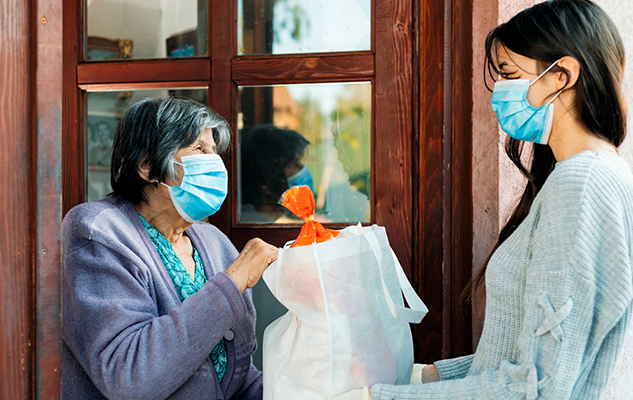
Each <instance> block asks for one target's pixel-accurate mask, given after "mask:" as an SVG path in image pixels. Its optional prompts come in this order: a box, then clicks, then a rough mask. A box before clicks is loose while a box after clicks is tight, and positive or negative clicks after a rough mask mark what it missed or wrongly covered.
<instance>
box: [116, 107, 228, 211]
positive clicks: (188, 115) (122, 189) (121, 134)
mask: <svg viewBox="0 0 633 400" xmlns="http://www.w3.org/2000/svg"><path fill="white" fill-rule="evenodd" d="M207 129H211V130H212V131H213V140H214V141H215V143H216V146H217V149H218V153H221V152H223V151H225V150H226V149H227V148H228V147H229V146H230V143H231V131H230V129H229V124H228V122H227V121H226V120H225V119H224V118H222V117H221V116H219V115H218V114H216V113H214V112H213V111H211V110H210V109H209V107H207V106H206V105H204V104H201V103H198V102H196V101H193V100H190V99H184V98H177V97H169V98H166V99H152V98H149V99H144V100H141V101H139V102H138V103H135V104H133V105H131V106H129V107H128V108H127V109H126V110H125V112H124V113H123V117H122V119H121V121H120V122H119V125H118V126H117V128H116V131H115V135H114V145H113V151H112V163H111V177H110V183H111V185H112V189H113V190H114V193H116V194H118V195H119V196H121V197H122V198H125V199H127V200H130V201H132V202H133V203H134V204H138V203H139V202H141V201H146V199H145V197H144V195H143V189H144V187H145V186H147V185H148V184H151V183H149V182H147V181H145V180H144V179H142V178H141V177H140V176H139V174H138V172H137V168H138V166H139V164H140V163H141V162H144V163H147V166H148V168H149V179H150V180H152V179H158V180H159V181H161V182H163V181H165V180H166V179H167V178H174V177H175V176H176V168H175V164H174V162H173V161H174V157H175V154H176V152H177V151H178V150H179V149H181V148H183V147H187V146H189V145H191V144H192V143H194V142H195V141H196V140H198V138H199V137H200V135H201V134H202V133H203V132H204V131H206V130H207Z"/></svg>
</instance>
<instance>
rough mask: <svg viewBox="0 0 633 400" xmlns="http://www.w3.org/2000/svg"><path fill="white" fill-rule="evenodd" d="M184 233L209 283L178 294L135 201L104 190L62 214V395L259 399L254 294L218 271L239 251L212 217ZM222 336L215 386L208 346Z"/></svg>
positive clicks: (137, 399)
mask: <svg viewBox="0 0 633 400" xmlns="http://www.w3.org/2000/svg"><path fill="white" fill-rule="evenodd" d="M186 234H187V235H188V236H189V238H190V239H191V241H192V242H193V245H194V246H195V247H196V249H197V250H198V252H199V254H200V258H201V259H202V264H203V266H204V271H205V273H206V275H207V278H208V279H209V281H208V282H207V283H206V284H205V285H204V286H203V287H202V288H201V289H200V290H199V291H198V292H197V293H195V294H193V295H191V296H189V297H188V298H187V299H186V300H185V301H184V302H181V301H180V299H179V297H178V294H177V293H176V290H175V288H174V285H173V283H172V281H171V278H170V277H169V275H168V274H167V271H166V270H165V268H164V266H163V263H162V261H161V259H160V257H159V255H158V252H157V251H156V248H155V247H154V245H153V244H152V242H151V240H150V238H149V236H148V235H147V232H146V231H145V228H144V227H143V225H142V224H141V221H140V219H139V218H138V216H137V215H136V211H135V209H134V206H133V205H132V204H131V203H129V202H127V201H121V200H119V199H118V198H116V197H114V198H108V199H106V200H102V201H98V202H92V203H84V204H81V205H79V206H77V207H75V208H73V209H72V210H71V211H70V212H69V213H68V215H66V217H65V218H64V222H63V226H62V237H63V272H62V301H63V307H62V335H63V354H62V357H63V361H62V398H63V399H71V400H74V399H81V400H92V399H105V398H109V399H131V400H132V399H133V400H142V399H151V400H158V399H166V398H169V399H261V397H262V374H261V372H260V371H258V370H257V369H256V368H255V367H254V366H253V364H252V358H251V355H252V354H253V352H254V351H255V347H256V345H257V343H256V340H255V308H254V306H253V302H252V300H251V294H250V291H246V292H245V293H244V295H241V294H240V292H239V290H238V289H237V287H236V286H235V284H234V283H233V281H232V280H231V279H230V278H229V277H228V276H227V275H226V274H224V273H223V272H222V271H224V270H225V269H226V268H227V267H228V266H229V265H230V264H231V263H232V262H233V261H234V260H235V258H236V257H237V254H238V253H237V251H236V249H235V247H234V246H233V245H232V244H231V242H230V241H229V240H228V238H227V237H226V236H225V235H224V234H222V233H221V232H220V231H219V230H218V229H217V228H215V227H214V226H212V225H210V224H207V223H196V224H194V225H193V226H192V227H191V228H189V229H188V230H187V231H186ZM222 337H225V339H226V345H227V354H228V366H227V371H226V375H225V376H224V379H223V380H222V383H221V384H220V383H219V382H218V379H217V375H216V373H215V370H214V369H213V365H212V363H211V360H210V358H209V353H210V352H211V350H212V349H213V347H214V346H215V345H216V344H217V343H218V341H219V340H220V338H222Z"/></svg>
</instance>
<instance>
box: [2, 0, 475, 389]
mask: <svg viewBox="0 0 633 400" xmlns="http://www.w3.org/2000/svg"><path fill="white" fill-rule="evenodd" d="M32 1H33V2H34V7H33V9H32V10H33V11H32V12H33V13H34V15H32V19H34V20H36V21H37V23H38V24H41V26H40V25H38V27H37V28H34V29H35V33H34V42H35V43H34V44H33V45H34V46H36V47H37V49H38V51H37V52H35V55H34V56H33V57H34V59H33V64H32V65H33V72H34V76H35V78H33V79H34V81H33V82H32V83H31V88H32V89H31V91H30V93H31V96H32V99H33V103H32V104H33V105H34V106H35V107H36V111H35V113H34V114H33V129H32V130H31V132H32V133H31V134H32V138H33V142H34V143H35V145H36V147H35V150H34V152H35V153H34V155H33V157H34V160H33V165H34V167H33V175H32V181H31V182H30V184H29V186H31V191H30V195H29V198H31V199H32V203H31V204H33V206H32V210H33V215H32V217H31V218H32V222H29V223H28V225H29V226H33V230H34V231H35V232H36V234H35V236H34V241H33V242H32V244H30V245H29V248H31V249H32V251H33V258H32V264H31V265H32V271H33V281H32V282H33V287H34V289H33V291H32V292H29V293H32V294H29V293H22V294H20V297H21V301H24V302H25V303H27V304H33V309H34V311H35V318H34V320H32V321H21V322H19V323H20V324H21V326H23V327H24V326H25V327H27V329H26V332H31V333H30V335H31V338H32V343H33V344H34V346H33V347H32V350H30V351H27V353H28V354H30V357H32V358H29V357H27V358H29V359H32V360H33V361H32V362H33V364H32V365H33V366H32V369H33V372H32V373H31V374H21V375H19V377H18V379H20V380H22V379H28V380H29V381H30V382H31V383H26V385H27V386H30V387H32V388H33V389H32V392H31V391H30V390H29V392H30V393H33V394H34V397H35V398H41V399H44V398H46V399H49V398H51V399H55V398H59V397H60V393H59V389H60V376H61V329H60V320H59V317H60V301H61V290H60V286H59V282H60V278H61V260H60V240H61V227H60V221H61V209H62V207H61V204H60V203H59V201H60V198H61V194H62V187H61V183H60V180H61V176H60V175H59V174H58V172H59V170H60V168H59V162H60V160H62V158H60V157H59V153H58V152H59V151H60V147H61V153H62V154H63V161H64V162H63V163H62V168H64V169H67V168H69V167H70V165H71V164H72V162H74V161H76V159H75V158H74V157H83V155H82V151H81V149H82V148H83V147H82V144H81V143H77V142H71V141H69V140H68V135H62V134H61V131H63V132H68V131H73V130H74V131H76V130H77V129H79V127H80V126H81V125H80V124H81V120H80V118H76V117H77V116H80V113H79V112H78V107H79V104H78V103H79V100H80V97H79V96H78V88H77V86H76V82H77V80H76V79H77V68H76V67H75V66H76V65H77V62H76V61H77V56H76V54H78V52H77V49H76V46H77V41H76V37H77V36H76V35H79V34H80V32H77V30H75V29H70V31H69V30H68V27H67V25H68V24H64V28H63V35H62V37H60V36H59V32H62V26H61V20H62V8H61V7H60V5H63V17H64V20H66V19H67V18H68V17H69V16H70V17H71V19H72V18H78V13H80V10H81V9H80V7H77V2H76V1H74V0H32ZM73 15H74V17H73ZM413 15H414V16H416V17H414V19H413V20H412V26H413V27H415V28H417V30H415V32H416V34H415V35H414V38H415V41H414V45H415V46H416V48H417V50H416V51H414V60H413V62H414V63H417V64H416V66H415V67H414V68H413V70H412V74H413V76H414V81H415V80H416V79H417V80H418V81H419V85H413V87H412V88H411V92H410V104H411V105H412V106H413V107H414V109H415V110H416V111H415V112H414V113H413V115H414V118H413V120H412V121H411V122H410V124H411V127H412V129H411V131H412V132H415V133H416V137H415V139H416V141H415V143H416V146H417V147H416V149H415V150H413V149H412V151H413V153H414V154H415V153H416V152H417V156H416V157H414V158H412V160H413V164H412V167H411V168H412V170H413V171H412V172H413V173H417V176H418V177H419V179H416V180H414V181H413V182H412V183H411V186H412V198H413V220H412V221H411V222H410V223H411V225H412V227H413V228H412V229H413V235H412V238H411V241H410V243H411V247H412V249H413V250H412V251H411V254H412V257H413V262H412V263H409V270H408V271H407V272H408V273H409V274H410V275H409V276H410V277H411V279H412V281H413V282H414V284H415V285H416V286H417V287H418V288H419V289H420V295H421V296H422V297H423V298H424V300H425V302H426V303H427V305H428V306H429V309H430V312H429V316H428V317H427V318H426V319H425V321H424V323H423V324H422V325H421V326H420V327H416V328H415V332H416V337H417V339H416V343H415V346H416V350H417V351H418V354H423V355H424V356H425V359H424V360H418V361H426V362H429V361H431V360H435V359H438V358H442V357H444V358H445V357H452V356H457V355H461V354H464V353H467V352H469V351H470V347H471V345H470V343H471V335H470V322H469V321H466V322H464V321H460V322H461V327H462V328H465V329H457V326H456V324H457V323H458V320H457V319H456V318H455V317H454V316H455V315H456V312H455V310H456V309H455V307H456V304H457V301H456V300H457V296H458V295H459V292H460V291H461V288H462V287H463V285H464V282H465V281H466V280H467V279H468V278H469V277H470V271H471V265H470V260H471V257H472V205H471V204H472V200H471V198H472V193H471V179H470V177H471V175H470V163H471V137H470V135H471V130H472V129H471V126H470V124H471V110H472V93H471V91H472V85H471V79H472V70H471V69H472V50H471V45H472V25H471V24H472V23H471V16H472V0H444V1H441V0H438V1H433V0H419V1H417V2H414V3H413ZM35 17H37V18H35ZM41 18H46V21H47V22H44V21H45V20H42V19H41ZM394 27H395V29H396V31H398V30H399V29H402V27H404V25H403V26H402V27H401V26H399V25H398V24H396V25H395V26H394ZM417 32H419V33H417ZM445 39H446V40H445ZM62 40H63V43H64V46H63V62H62V59H61V58H62V57H60V54H61V53H60V47H59V46H60V45H61V43H62ZM449 40H450V43H448V41H449ZM395 45H397V43H396V44H395ZM69 60H70V61H69ZM71 63H73V64H71ZM449 64H450V66H449ZM223 67H226V66H223ZM61 75H63V88H62V86H60V85H59V81H58V79H59V76H61ZM69 82H72V83H71V84H69ZM59 98H63V101H57V100H56V99H59ZM61 104H63V107H62V106H61ZM60 116H61V118H60ZM60 119H61V122H60ZM405 123H408V122H405ZM59 124H61V125H59ZM62 136H63V137H62ZM51 149H53V150H51ZM55 149H57V150H55ZM40 157H41V158H40ZM35 160H39V161H35ZM55 171H58V172H57V173H56V172H55ZM412 176H413V175H412ZM66 194H67V193H65V195H66ZM63 200H64V204H65V205H67V204H69V203H68V202H69V201H72V200H73V199H72V195H71V196H70V197H64V199H63ZM64 208H66V207H64ZM385 218H390V217H389V216H385ZM22 223H26V222H24V221H22ZM31 223H32V225H31ZM411 266H415V268H413V267H411ZM3 268H4V266H3ZM16 279H17V278H16ZM438 282H441V283H442V287H443V290H442V292H441V293H440V292H439V291H437V283H438ZM16 283H17V281H16ZM18 300H20V299H18ZM17 303H20V301H17V302H16V303H15V304H17ZM12 304H14V303H12ZM22 314H23V313H20V314H19V315H22ZM16 318H18V317H17V316H16ZM438 349H443V350H442V351H439V350H438ZM12 360H13V359H12ZM13 362H15V363H17V362H18V360H17V359H15V360H13ZM28 364H30V362H27V365H28ZM8 384H9V383H5V385H8ZM11 384H13V383H11ZM23 384H25V382H21V383H19V384H17V385H16V387H19V386H20V385H23ZM31 385H32V386H31ZM5 389H6V388H3V390H5ZM11 390H12V389H11V388H9V389H6V390H5V391H4V392H7V393H9V395H11V394H15V393H18V394H19V393H23V392H21V391H20V390H21V389H19V388H18V389H15V390H17V392H10V391H11ZM4 392H3V393H4ZM16 396H17V395H16Z"/></svg>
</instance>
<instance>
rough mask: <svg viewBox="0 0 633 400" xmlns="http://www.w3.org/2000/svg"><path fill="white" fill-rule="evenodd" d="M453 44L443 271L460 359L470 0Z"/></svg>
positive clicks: (466, 266) (467, 330)
mask: <svg viewBox="0 0 633 400" xmlns="http://www.w3.org/2000/svg"><path fill="white" fill-rule="evenodd" d="M451 6H452V7H451V10H452V13H451V18H452V29H451V32H452V40H451V50H452V51H451V57H452V61H451V65H452V68H451V78H450V85H451V103H452V107H451V120H450V121H451V125H452V126H451V132H452V135H451V138H452V140H451V142H452V148H451V155H450V160H449V162H450V164H449V165H448V166H447V167H446V172H445V173H446V174H447V175H450V179H451V183H450V187H451V192H450V197H448V196H446V200H445V201H446V203H447V204H450V206H451V208H450V216H451V225H450V226H451V235H450V240H451V242H450V254H451V263H450V269H449V270H445V274H447V277H448V279H450V282H449V284H448V285H445V288H446V289H447V290H446V291H447V293H446V297H447V298H449V299H450V304H451V307H447V308H446V309H445V310H444V312H447V313H449V316H450V325H451V328H450V339H449V340H450V343H449V344H448V345H447V346H446V347H447V348H448V349H450V354H448V355H447V356H450V357H457V356H462V355H467V354H470V353H471V352H472V321H471V316H470V304H459V296H460V294H461V292H462V291H463V290H464V287H465V286H466V284H467V283H468V281H469V280H470V277H471V275H472V254H473V251H472V249H473V237H472V232H473V226H472V223H473V222H472V221H473V214H472V177H471V162H472V108H473V105H472V103H473V100H472V99H473V96H472V87H473V84H472V76H473V71H472V65H473V56H472V30H473V29H472V8H473V4H472V0H452V3H451Z"/></svg>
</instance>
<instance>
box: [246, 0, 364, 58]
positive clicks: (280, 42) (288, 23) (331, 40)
mask: <svg viewBox="0 0 633 400" xmlns="http://www.w3.org/2000/svg"><path fill="white" fill-rule="evenodd" d="M237 23H238V28H237V36H238V38H237V41H238V54H292V53H316V52H331V51H358V50H370V49H371V0H321V1H313V0H238V22H237Z"/></svg>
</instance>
